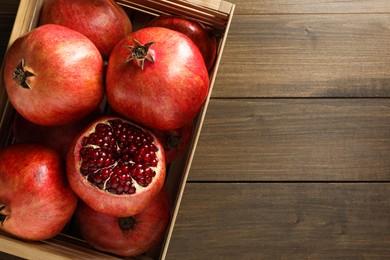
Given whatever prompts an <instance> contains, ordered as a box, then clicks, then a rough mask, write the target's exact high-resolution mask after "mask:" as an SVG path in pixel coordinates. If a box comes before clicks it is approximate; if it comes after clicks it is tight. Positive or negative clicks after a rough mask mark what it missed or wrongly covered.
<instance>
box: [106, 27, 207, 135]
mask: <svg viewBox="0 0 390 260" xmlns="http://www.w3.org/2000/svg"><path fill="white" fill-rule="evenodd" d="M208 89H209V78H208V72H207V69H206V66H205V63H204V61H203V57H202V55H201V53H200V51H199V49H198V48H197V47H196V45H195V44H194V43H193V42H192V41H191V40H190V39H189V38H188V37H187V36H185V35H184V34H182V33H179V32H177V31H174V30H170V29H166V28H162V27H149V28H144V29H141V30H138V31H136V32H133V33H132V34H130V35H129V36H127V37H126V38H125V39H123V40H122V41H120V42H119V43H118V44H117V45H116V47H115V48H114V49H113V51H112V53H111V55H110V59H109V61H108V67H107V75H106V92H107V100H108V103H109V104H110V105H111V107H112V109H113V110H114V111H115V112H117V113H118V114H120V115H122V116H123V117H126V118H128V119H129V120H132V121H135V122H138V123H140V124H141V125H144V126H146V127H149V128H152V129H158V130H168V129H176V128H180V127H182V126H184V125H185V124H186V123H188V122H190V121H191V120H192V119H193V118H194V117H195V116H196V115H197V113H198V112H199V110H200V108H201V106H202V105H203V103H204V101H205V100H206V98H207V93H208Z"/></svg>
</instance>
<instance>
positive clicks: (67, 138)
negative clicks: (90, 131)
mask: <svg viewBox="0 0 390 260" xmlns="http://www.w3.org/2000/svg"><path fill="white" fill-rule="evenodd" d="M100 116H101V112H100V111H99V110H96V111H93V112H92V113H91V114H89V115H87V116H86V117H84V118H82V119H80V120H78V121H76V122H73V123H69V124H65V125H58V126H42V125H37V124H34V123H32V122H30V121H28V120H27V119H25V118H24V117H23V116H21V115H20V114H19V113H16V115H15V118H14V123H13V134H14V138H15V140H14V143H38V144H42V145H45V146H47V147H50V148H52V149H53V150H55V151H57V152H58V153H59V154H60V155H61V156H62V158H64V159H65V158H66V154H67V152H68V149H69V146H70V144H71V143H72V141H73V140H74V139H75V138H76V136H77V135H78V134H79V133H80V132H81V131H82V130H83V129H84V128H85V127H87V126H88V125H89V124H90V123H91V122H92V121H94V120H96V119H97V118H98V117H100Z"/></svg>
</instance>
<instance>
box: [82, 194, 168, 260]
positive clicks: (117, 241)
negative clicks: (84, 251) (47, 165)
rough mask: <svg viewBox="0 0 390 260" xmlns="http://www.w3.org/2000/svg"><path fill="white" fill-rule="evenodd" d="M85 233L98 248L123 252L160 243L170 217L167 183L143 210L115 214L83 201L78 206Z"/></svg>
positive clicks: (135, 253) (135, 252) (137, 252)
mask: <svg viewBox="0 0 390 260" xmlns="http://www.w3.org/2000/svg"><path fill="white" fill-rule="evenodd" d="M75 216H76V222H77V224H78V225H79V228H80V232H81V235H82V237H83V238H84V239H85V240H86V241H87V242H88V243H89V244H90V245H92V246H93V247H95V248H96V249H98V250H101V251H105V252H110V253H113V254H116V255H120V256H138V255H140V254H142V253H144V252H146V251H148V250H150V249H151V248H153V247H154V246H156V245H157V244H158V242H159V241H161V239H162V238H163V236H164V234H165V230H166V228H167V226H168V222H169V218H170V202H169V198H168V193H167V191H166V188H165V187H164V188H163V189H162V190H161V191H160V192H159V193H158V194H157V195H156V196H155V197H154V198H153V200H152V201H151V202H150V203H149V204H148V206H147V207H146V208H145V209H144V210H142V211H141V212H140V213H138V214H136V215H133V216H127V217H113V216H109V215H105V214H103V213H99V212H97V211H94V210H93V209H91V208H90V207H88V206H87V205H86V204H84V203H80V204H79V206H78V208H77V210H76V214H75Z"/></svg>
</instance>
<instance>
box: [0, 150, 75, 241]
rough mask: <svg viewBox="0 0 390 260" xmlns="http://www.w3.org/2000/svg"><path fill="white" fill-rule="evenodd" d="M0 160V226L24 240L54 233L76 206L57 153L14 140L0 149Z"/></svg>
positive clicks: (69, 216) (68, 218)
mask: <svg viewBox="0 0 390 260" xmlns="http://www.w3.org/2000/svg"><path fill="white" fill-rule="evenodd" d="M0 162H1V164H0V186H1V189H0V230H3V231H5V232H7V233H9V234H12V235H14V236H16V237H18V238H22V239H27V240H43V239H47V238H50V237H53V236H55V235H57V234H58V233H59V232H60V231H61V230H62V229H63V228H64V227H65V225H66V224H67V223H68V221H69V220H70V218H71V217H72V215H73V213H74V211H75V209H76V206H77V196H76V194H75V193H74V192H73V191H72V189H71V188H70V187H69V185H68V182H67V180H66V175H65V170H64V164H63V161H62V159H61V157H60V156H59V154H57V153H56V152H55V151H53V150H51V149H49V148H46V147H44V146H41V145H37V144H15V145H12V146H8V147H6V148H4V149H3V150H1V151H0Z"/></svg>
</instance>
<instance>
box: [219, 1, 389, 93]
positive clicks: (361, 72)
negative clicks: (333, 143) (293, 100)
mask: <svg viewBox="0 0 390 260" xmlns="http://www.w3.org/2000/svg"><path fill="white" fill-rule="evenodd" d="M389 6H390V5H389ZM389 28H390V14H355V15H351V14H340V15H263V16H256V15H255V16H252V15H245V16H244V15H241V16H238V17H233V21H232V24H231V27H230V32H229V35H228V37H227V42H226V45H225V49H224V52H223V56H222V60H221V64H220V67H219V70H218V74H217V81H216V84H215V86H214V89H213V97H384V96H386V97H389V96H390V88H389V85H390V80H389V79H390V70H389V68H390V45H389V44H388V43H389V42H390V33H389Z"/></svg>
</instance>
